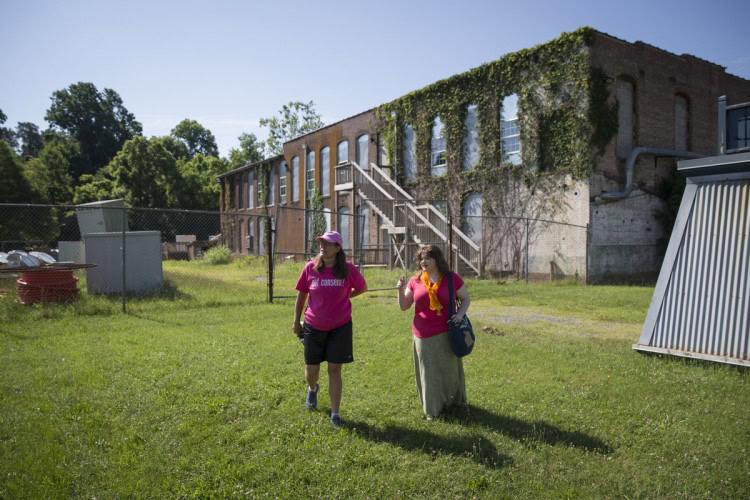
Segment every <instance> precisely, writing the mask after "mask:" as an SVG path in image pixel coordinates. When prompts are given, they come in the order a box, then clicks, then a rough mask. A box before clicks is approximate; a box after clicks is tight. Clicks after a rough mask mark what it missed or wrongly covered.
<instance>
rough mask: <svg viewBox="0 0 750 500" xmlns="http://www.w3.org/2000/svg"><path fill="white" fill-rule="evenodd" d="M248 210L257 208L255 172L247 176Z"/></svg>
mask: <svg viewBox="0 0 750 500" xmlns="http://www.w3.org/2000/svg"><path fill="white" fill-rule="evenodd" d="M247 208H255V171H253V170H251V171H250V172H249V173H248V174H247Z"/></svg>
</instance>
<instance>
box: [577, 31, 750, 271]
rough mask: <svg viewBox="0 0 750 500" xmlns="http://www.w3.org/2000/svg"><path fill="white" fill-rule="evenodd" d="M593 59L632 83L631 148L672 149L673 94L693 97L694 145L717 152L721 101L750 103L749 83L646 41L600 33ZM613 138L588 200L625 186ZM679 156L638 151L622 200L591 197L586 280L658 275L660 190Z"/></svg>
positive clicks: (691, 146) (610, 73)
mask: <svg viewBox="0 0 750 500" xmlns="http://www.w3.org/2000/svg"><path fill="white" fill-rule="evenodd" d="M591 59H592V64H593V65H594V66H599V67H601V68H602V69H604V71H605V73H606V74H607V75H608V76H609V77H611V78H613V79H614V81H613V82H612V83H611V84H610V91H611V96H612V102H614V95H615V88H616V85H617V79H618V78H625V79H628V80H629V81H631V82H632V83H633V84H634V87H635V89H634V97H635V103H634V107H635V115H634V127H635V135H634V141H633V146H651V147H660V148H665V149H674V148H675V140H676V138H675V96H676V95H679V96H682V97H686V98H687V100H688V113H689V119H688V137H687V144H688V147H689V149H690V150H691V151H694V152H698V153H704V154H709V155H713V154H716V153H717V146H716V127H717V99H718V97H719V96H721V95H726V96H728V99H729V102H730V103H739V102H747V101H750V81H747V80H744V79H742V78H739V77H736V76H733V75H730V74H728V73H726V72H725V71H724V68H722V67H721V66H718V65H716V64H713V63H710V62H708V61H704V60H702V59H699V58H697V57H694V56H691V55H687V54H684V55H676V54H671V53H669V52H667V51H665V50H662V49H659V48H657V47H654V46H651V45H648V44H646V43H643V42H636V43H629V42H626V41H623V40H619V39H616V38H614V37H611V36H609V35H605V34H601V33H599V34H596V35H595V37H594V45H593V49H592V51H591ZM616 145H617V140H616V139H613V140H612V142H611V143H610V144H609V145H608V146H607V148H606V150H605V152H604V154H603V155H602V156H601V157H600V158H597V160H596V162H595V165H594V171H593V174H592V176H591V179H590V181H589V184H590V191H591V198H592V201H593V198H594V197H595V196H597V195H598V194H600V193H602V192H605V191H620V190H622V189H624V187H625V158H624V157H622V158H618V155H617V154H616ZM675 168H676V161H675V160H674V159H671V158H658V159H657V158H654V157H653V156H649V155H641V156H640V157H639V158H638V160H637V162H636V165H635V170H634V176H633V181H634V190H633V192H632V194H631V195H630V196H629V197H628V198H627V199H625V200H622V201H619V202H614V203H610V204H600V205H597V204H595V203H591V205H590V222H591V237H590V242H589V278H590V280H591V281H621V280H629V281H634V280H635V281H637V280H654V279H656V277H657V276H658V273H659V269H660V267H661V259H662V256H661V249H660V248H659V247H658V245H657V242H658V241H659V239H661V238H663V237H664V236H665V232H664V228H662V227H661V225H660V224H659V223H658V222H657V220H656V218H655V217H654V213H655V212H656V211H657V210H659V209H660V208H661V207H662V205H663V203H662V200H661V199H660V198H659V197H658V196H657V194H658V186H659V184H660V182H661V180H662V179H663V178H665V177H666V176H669V175H670V174H671V173H673V172H674V171H675Z"/></svg>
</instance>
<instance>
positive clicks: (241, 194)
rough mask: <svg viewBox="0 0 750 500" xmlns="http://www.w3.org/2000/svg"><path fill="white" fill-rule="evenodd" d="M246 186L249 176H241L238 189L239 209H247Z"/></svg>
mask: <svg viewBox="0 0 750 500" xmlns="http://www.w3.org/2000/svg"><path fill="white" fill-rule="evenodd" d="M245 184H247V176H246V175H245V174H240V177H239V179H238V180H237V187H238V188H239V189H238V191H239V193H238V196H237V205H238V207H239V208H245Z"/></svg>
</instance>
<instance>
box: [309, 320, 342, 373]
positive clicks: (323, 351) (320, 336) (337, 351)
mask: <svg viewBox="0 0 750 500" xmlns="http://www.w3.org/2000/svg"><path fill="white" fill-rule="evenodd" d="M302 332H303V333H304V334H305V364H306V365H319V364H320V363H322V362H323V361H328V362H329V363H351V362H352V361H354V354H353V353H354V350H353V347H352V320H351V319H350V320H349V321H347V322H346V323H345V324H343V325H341V326H339V327H336V328H334V329H333V330H328V331H323V330H318V329H316V328H313V327H311V326H310V325H308V324H307V323H305V324H304V325H303V328H302Z"/></svg>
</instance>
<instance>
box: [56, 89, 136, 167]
mask: <svg viewBox="0 0 750 500" xmlns="http://www.w3.org/2000/svg"><path fill="white" fill-rule="evenodd" d="M51 100H52V105H51V106H50V108H49V109H48V110H47V114H46V115H45V120H47V121H48V122H49V123H50V127H51V128H52V129H54V130H62V131H65V132H68V133H69V134H70V135H71V136H72V137H73V138H74V139H76V140H77V141H78V142H79V143H80V145H81V153H82V156H83V157H84V158H85V160H86V161H85V163H83V164H82V165H77V166H76V167H77V168H75V170H74V171H73V172H72V174H73V177H74V179H78V177H79V176H80V175H82V174H93V173H95V172H97V171H98V170H99V169H100V168H102V167H104V166H105V165H107V164H108V163H109V162H110V161H111V160H112V159H113V158H114V157H115V155H116V154H117V152H118V151H120V149H121V148H122V147H123V145H124V144H125V142H126V141H128V140H129V139H132V138H133V137H135V136H138V135H140V134H141V131H142V129H143V128H142V127H141V124H140V123H139V122H138V121H136V119H135V116H134V115H133V114H132V113H130V112H129V111H128V110H127V109H126V108H125V106H124V105H123V102H122V98H120V96H119V94H117V92H115V91H114V90H112V89H107V88H105V89H104V91H103V92H99V91H98V90H97V88H96V86H94V84H93V83H85V82H78V83H74V84H72V85H70V86H69V87H68V88H67V89H63V90H57V91H55V92H53V93H52V97H51Z"/></svg>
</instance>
